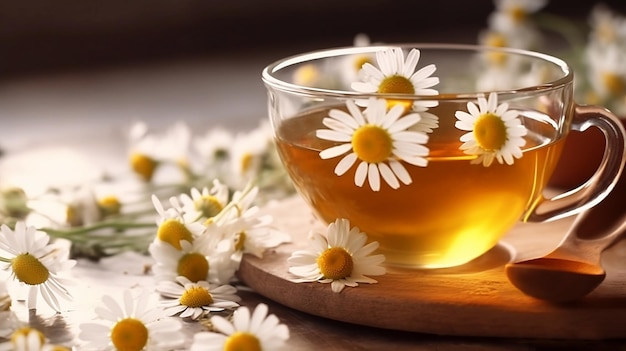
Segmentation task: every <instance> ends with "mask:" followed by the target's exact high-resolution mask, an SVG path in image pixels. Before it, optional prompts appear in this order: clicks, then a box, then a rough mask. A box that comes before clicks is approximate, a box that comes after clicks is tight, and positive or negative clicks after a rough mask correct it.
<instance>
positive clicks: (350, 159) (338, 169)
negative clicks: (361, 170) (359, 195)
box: [335, 153, 357, 176]
mask: <svg viewBox="0 0 626 351" xmlns="http://www.w3.org/2000/svg"><path fill="white" fill-rule="evenodd" d="M356 160H357V156H356V154H355V153H351V154H348V155H346V156H345V157H344V158H342V159H341V161H339V163H338V164H337V166H335V174H336V175H338V176H341V175H343V174H344V173H346V172H347V171H348V170H349V169H350V167H352V165H353V164H354V163H355V162H356Z"/></svg>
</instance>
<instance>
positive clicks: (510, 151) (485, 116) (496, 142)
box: [455, 93, 527, 167]
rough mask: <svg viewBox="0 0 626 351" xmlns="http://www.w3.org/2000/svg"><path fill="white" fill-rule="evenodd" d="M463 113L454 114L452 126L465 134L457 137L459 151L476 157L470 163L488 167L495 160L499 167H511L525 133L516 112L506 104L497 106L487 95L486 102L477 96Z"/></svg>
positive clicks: (492, 98)
mask: <svg viewBox="0 0 626 351" xmlns="http://www.w3.org/2000/svg"><path fill="white" fill-rule="evenodd" d="M467 111H468V112H465V111H457V112H456V113H455V116H456V118H457V119H458V121H457V122H456V124H455V126H456V127H457V128H458V129H461V130H466V131H468V133H465V134H463V135H462V136H461V141H462V142H463V144H462V145H461V146H460V149H461V150H463V152H465V153H466V154H468V155H476V156H478V157H477V158H475V159H473V160H472V161H471V163H473V164H479V163H482V164H483V166H485V167H488V166H490V165H491V163H493V160H494V159H496V160H497V161H498V162H499V163H500V164H502V163H503V162H506V164H508V165H512V164H513V161H514V158H520V157H522V149H521V147H522V146H524V145H525V144H526V140H525V139H524V136H525V135H526V134H527V130H526V127H525V126H524V125H523V124H522V122H521V120H520V118H519V117H518V116H519V112H518V111H516V110H510V109H509V105H508V104H507V103H502V104H500V105H498V95H497V94H496V93H490V94H489V98H488V99H485V98H484V97H479V98H478V105H476V104H474V103H473V102H468V103H467Z"/></svg>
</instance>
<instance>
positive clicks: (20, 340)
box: [0, 327, 70, 351]
mask: <svg viewBox="0 0 626 351" xmlns="http://www.w3.org/2000/svg"><path fill="white" fill-rule="evenodd" d="M0 350H3V351H4V350H11V351H70V348H69V347H65V346H60V345H54V344H50V343H48V341H47V340H46V337H45V336H44V335H43V333H42V332H40V331H39V330H37V329H34V328H31V327H23V328H20V329H17V330H16V331H14V332H13V334H12V335H11V339H10V340H9V341H7V342H5V343H3V344H0Z"/></svg>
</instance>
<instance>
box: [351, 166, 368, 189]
mask: <svg viewBox="0 0 626 351" xmlns="http://www.w3.org/2000/svg"><path fill="white" fill-rule="evenodd" d="M365 178H367V162H361V163H360V164H359V166H358V167H357V169H356V172H355V173H354V184H356V185H357V186H359V187H362V186H363V183H365Z"/></svg>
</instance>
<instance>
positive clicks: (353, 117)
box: [316, 98, 429, 191]
mask: <svg viewBox="0 0 626 351" xmlns="http://www.w3.org/2000/svg"><path fill="white" fill-rule="evenodd" d="M346 106H347V108H348V111H347V112H346V111H343V110H338V109H333V110H331V111H330V112H329V116H328V117H326V118H324V120H323V123H324V125H325V126H326V127H328V128H329V129H318V130H317V131H316V136H317V137H318V138H320V139H325V140H330V141H335V142H338V143H340V144H339V145H336V146H332V147H330V148H327V149H325V150H322V151H321V152H320V157H321V158H322V159H329V158H334V157H337V156H341V155H343V154H346V153H347V155H345V156H344V157H343V158H342V159H341V161H339V163H338V164H337V166H336V167H335V174H337V175H338V176H341V175H343V174H345V173H346V172H347V171H348V170H349V169H350V168H351V167H352V166H353V165H354V164H355V163H357V162H358V166H357V168H356V172H355V175H354V183H355V184H356V185H357V186H359V187H361V186H363V184H364V183H365V179H368V180H369V186H370V188H371V189H372V190H374V191H379V190H380V177H382V178H383V179H384V180H385V182H386V183H387V184H388V185H389V186H390V187H392V188H393V189H397V188H399V187H400V182H402V183H403V184H411V182H412V181H413V180H412V179H411V176H410V175H409V173H408V172H407V170H406V168H405V166H404V165H403V163H402V162H405V163H408V164H411V165H414V166H420V167H425V166H426V165H427V164H428V160H427V159H426V156H428V152H429V150H428V148H427V147H426V146H424V145H423V144H425V143H426V142H427V141H428V136H427V135H426V134H425V133H423V132H418V131H412V130H410V128H411V127H412V126H414V125H415V124H416V123H418V122H419V121H420V119H421V117H420V115H419V114H417V113H409V114H407V115H405V116H402V113H403V112H404V107H402V106H400V105H395V106H393V107H392V108H391V109H390V110H389V111H387V103H386V101H385V100H383V99H374V98H372V99H370V103H369V106H368V108H367V109H365V110H364V111H361V110H360V109H359V108H358V107H357V106H356V104H355V103H354V101H352V100H348V101H347V102H346Z"/></svg>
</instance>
